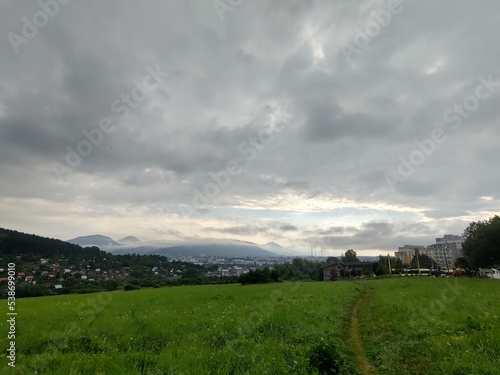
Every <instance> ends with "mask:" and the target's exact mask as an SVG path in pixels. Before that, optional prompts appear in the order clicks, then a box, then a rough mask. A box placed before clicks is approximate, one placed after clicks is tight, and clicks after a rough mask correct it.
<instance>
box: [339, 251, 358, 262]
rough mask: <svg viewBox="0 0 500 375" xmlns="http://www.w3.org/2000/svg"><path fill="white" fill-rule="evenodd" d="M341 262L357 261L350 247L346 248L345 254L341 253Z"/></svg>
mask: <svg viewBox="0 0 500 375" xmlns="http://www.w3.org/2000/svg"><path fill="white" fill-rule="evenodd" d="M342 262H359V259H358V256H357V255H356V252H355V251H354V250H352V249H350V250H347V251H346V252H345V254H343V255H342Z"/></svg>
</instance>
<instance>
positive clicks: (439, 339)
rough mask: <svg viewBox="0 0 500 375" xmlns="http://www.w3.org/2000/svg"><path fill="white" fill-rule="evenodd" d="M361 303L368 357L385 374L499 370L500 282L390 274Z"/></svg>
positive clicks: (373, 284)
mask: <svg viewBox="0 0 500 375" xmlns="http://www.w3.org/2000/svg"><path fill="white" fill-rule="evenodd" d="M366 285H368V286H370V287H372V288H373V289H372V290H370V293H369V294H368V295H369V299H368V300H367V303H365V304H363V305H361V306H360V310H359V319H360V321H361V324H362V326H361V335H362V339H363V341H364V343H365V344H364V347H365V349H366V351H367V354H368V358H369V360H370V361H371V362H372V363H374V364H375V365H376V367H377V369H378V370H379V372H380V373H383V374H398V375H401V374H452V375H459V374H460V375H461V374H463V375H474V374H478V375H479V374H481V375H487V374H500V318H499V316H500V282H498V281H496V280H482V279H481V280H479V279H458V278H455V279H432V278H424V279H421V280H419V279H404V278H402V279H399V278H398V279H391V280H373V281H368V282H366Z"/></svg>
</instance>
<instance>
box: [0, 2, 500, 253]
mask: <svg viewBox="0 0 500 375" xmlns="http://www.w3.org/2000/svg"><path fill="white" fill-rule="evenodd" d="M498 19H500V2H498V0H482V1H477V2H472V1H466V0H443V1H434V0H418V1H417V0H413V1H409V0H406V1H402V2H400V3H398V2H397V1H396V0H392V1H388V0H384V1H380V0H345V1H329V0H324V1H322V0H286V1H285V0H274V1H269V0H217V1H215V2H214V1H212V0H177V1H171V0H169V1H162V2H160V1H141V2H137V1H117V0H113V1H106V2H101V1H89V0H85V1H83V0H71V1H68V0H65V1H63V0H60V1H58V2H55V0H42V1H41V2H38V3H37V2H34V1H33V2H28V1H24V2H22V1H16V0H7V1H2V3H1V5H0V31H1V33H0V34H1V39H0V43H1V45H0V48H1V50H0V51H1V52H0V58H1V70H0V226H1V227H6V228H9V229H15V230H19V231H24V232H29V233H36V234H39V235H43V236H49V237H56V238H61V239H69V238H72V237H76V236H79V235H90V234H96V233H99V234H104V235H109V236H111V237H113V238H115V239H119V238H121V237H123V236H126V235H135V236H137V237H139V238H141V239H144V240H154V239H158V240H174V241H182V240H192V239H194V238H207V239H208V238H210V239H217V238H232V239H238V240H244V241H252V242H255V243H258V244H263V243H266V242H269V241H275V242H277V243H279V244H281V245H283V246H292V247H295V248H299V249H304V250H305V251H308V250H309V249H310V248H311V246H313V247H314V248H315V249H316V251H317V253H318V255H319V254H320V252H321V253H323V254H324V255H336V254H339V253H340V252H343V251H345V250H346V249H350V248H353V249H355V250H356V251H357V252H358V254H359V255H372V254H373V255H377V254H379V253H381V252H382V253H386V252H387V251H394V250H395V249H397V247H398V246H402V245H404V244H423V245H426V244H430V243H433V242H434V238H435V237H438V236H442V235H443V234H461V233H462V232H463V230H464V229H465V228H466V226H467V224H468V223H469V222H470V221H472V220H483V219H487V218H488V217H490V216H493V215H494V214H497V213H498V211H499V209H500V194H499V186H500V174H499V173H498V172H499V169H498V162H499V161H500V160H499V144H500V132H499V123H498V121H499V119H500V105H499V99H500V66H499V64H500V43H499V39H500V29H499V28H498Z"/></svg>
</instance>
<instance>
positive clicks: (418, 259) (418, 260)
mask: <svg viewBox="0 0 500 375" xmlns="http://www.w3.org/2000/svg"><path fill="white" fill-rule="evenodd" d="M415 253H416V254H417V267H418V276H420V258H419V257H418V249H415Z"/></svg>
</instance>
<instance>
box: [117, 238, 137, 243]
mask: <svg viewBox="0 0 500 375" xmlns="http://www.w3.org/2000/svg"><path fill="white" fill-rule="evenodd" d="M118 242H120V243H138V242H141V240H140V239H138V238H137V237H134V236H127V237H123V238H122V239H121V240H118Z"/></svg>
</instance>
